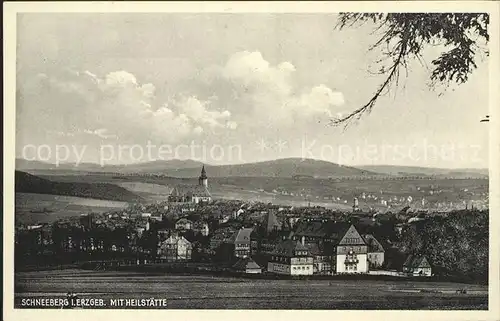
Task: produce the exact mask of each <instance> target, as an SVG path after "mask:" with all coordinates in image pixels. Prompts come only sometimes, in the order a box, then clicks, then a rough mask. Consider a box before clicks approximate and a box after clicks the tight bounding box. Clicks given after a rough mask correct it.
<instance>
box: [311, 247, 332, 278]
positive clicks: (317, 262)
mask: <svg viewBox="0 0 500 321" xmlns="http://www.w3.org/2000/svg"><path fill="white" fill-rule="evenodd" d="M306 247H307V248H308V249H309V253H310V254H311V256H312V257H313V273H314V274H320V275H331V274H333V273H334V272H335V271H334V270H333V269H332V266H333V265H334V264H333V261H334V258H335V248H334V247H333V246H332V245H331V244H330V243H326V244H325V243H322V244H321V245H318V244H309V245H307V246H306Z"/></svg>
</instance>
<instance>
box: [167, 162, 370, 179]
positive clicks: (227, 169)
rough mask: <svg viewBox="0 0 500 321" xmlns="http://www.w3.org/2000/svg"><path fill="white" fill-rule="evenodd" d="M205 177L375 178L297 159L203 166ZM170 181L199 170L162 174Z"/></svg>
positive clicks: (321, 163)
mask: <svg viewBox="0 0 500 321" xmlns="http://www.w3.org/2000/svg"><path fill="white" fill-rule="evenodd" d="M205 168H206V170H207V175H208V176H209V177H282V178H292V177H303V178H305V177H310V178H329V177H346V176H349V177H365V176H372V175H378V174H375V173H372V172H369V171H366V170H360V169H357V168H354V167H348V166H341V165H338V164H335V163H331V162H326V161H320V160H313V159H301V158H285V159H278V160H272V161H265V162H257V163H248V164H237V165H220V166H205ZM163 172H164V173H165V174H167V175H168V176H172V177H197V176H198V175H199V174H200V167H196V168H184V169H179V170H176V171H175V172H174V171H163Z"/></svg>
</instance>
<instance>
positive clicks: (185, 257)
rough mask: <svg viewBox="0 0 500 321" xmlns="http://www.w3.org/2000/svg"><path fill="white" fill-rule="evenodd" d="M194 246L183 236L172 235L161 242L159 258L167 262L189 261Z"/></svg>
mask: <svg viewBox="0 0 500 321" xmlns="http://www.w3.org/2000/svg"><path fill="white" fill-rule="evenodd" d="M192 248H193V246H192V245H191V243H190V242H189V241H188V240H186V239H185V238H184V237H182V236H178V235H171V236H170V237H169V238H168V239H166V240H165V241H163V242H160V244H159V246H158V252H157V254H158V258H159V259H160V260H164V261H167V262H175V261H189V260H190V259H191V252H192Z"/></svg>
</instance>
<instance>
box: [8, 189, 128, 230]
mask: <svg viewBox="0 0 500 321" xmlns="http://www.w3.org/2000/svg"><path fill="white" fill-rule="evenodd" d="M15 201H16V202H15V206H16V207H15V213H16V221H17V222H19V223H24V224H34V223H46V222H47V223H49V222H53V221H55V220H57V219H60V218H64V217H67V216H75V215H80V214H83V213H88V212H105V211H109V210H113V209H121V208H126V207H127V203H125V202H118V201H106V200H98V199H92V198H82V197H72V196H60V195H49V194H31V193H16V200H15Z"/></svg>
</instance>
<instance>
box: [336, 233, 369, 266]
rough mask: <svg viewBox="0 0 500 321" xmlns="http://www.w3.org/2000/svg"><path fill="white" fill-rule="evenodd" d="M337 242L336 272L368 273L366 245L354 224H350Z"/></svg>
mask: <svg viewBox="0 0 500 321" xmlns="http://www.w3.org/2000/svg"><path fill="white" fill-rule="evenodd" d="M342 234H344V236H343V237H342V239H341V240H340V241H339V242H338V244H337V253H336V254H337V255H336V272H337V273H351V274H353V273H368V246H367V245H366V242H365V240H364V239H363V237H361V235H360V234H359V232H358V231H357V230H356V228H355V227H354V225H350V226H349V228H348V229H347V231H345V233H342Z"/></svg>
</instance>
